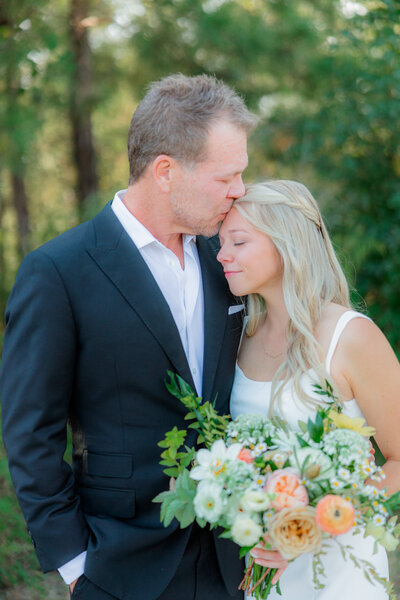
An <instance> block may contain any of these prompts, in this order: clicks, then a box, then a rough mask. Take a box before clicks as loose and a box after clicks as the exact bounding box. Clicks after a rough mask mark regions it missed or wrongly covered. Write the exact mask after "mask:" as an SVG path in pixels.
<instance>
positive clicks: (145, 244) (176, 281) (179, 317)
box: [58, 190, 204, 584]
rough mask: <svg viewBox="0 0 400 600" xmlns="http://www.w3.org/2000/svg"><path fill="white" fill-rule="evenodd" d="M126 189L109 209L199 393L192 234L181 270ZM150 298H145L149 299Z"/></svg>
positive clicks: (71, 574) (199, 285) (68, 568)
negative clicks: (167, 316)
mask: <svg viewBox="0 0 400 600" xmlns="http://www.w3.org/2000/svg"><path fill="white" fill-rule="evenodd" d="M125 192H126V190H121V191H119V192H117V193H116V194H115V196H114V200H113V202H112V205H111V208H112V209H113V211H114V213H115V215H116V216H117V218H118V220H119V221H120V222H121V225H122V226H123V228H124V229H125V231H126V232H127V234H128V235H129V237H130V238H131V239H132V241H133V242H134V244H135V245H136V246H137V248H138V249H139V252H140V254H141V256H142V258H143V259H144V261H145V262H146V264H147V266H148V267H149V269H150V271H151V273H152V275H153V277H154V279H155V280H156V282H157V285H158V287H159V288H160V290H161V292H162V294H163V296H164V298H165V300H166V301H167V303H168V306H169V308H170V310H171V313H172V316H173V318H174V321H175V323H176V326H177V328H178V331H179V335H180V338H181V341H182V346H183V349H184V351H185V354H186V358H187V361H188V364H189V367H190V370H191V373H192V376H193V381H194V384H195V386H196V391H197V394H198V395H199V396H201V393H202V379H203V353H204V299H203V282H202V278H201V268H200V261H199V255H198V253H197V246H196V237H195V236H194V235H184V236H183V237H182V242H183V255H184V267H185V268H184V269H182V267H181V265H180V262H179V260H178V258H177V256H176V255H175V254H174V253H173V252H172V250H169V248H166V247H165V246H164V245H163V244H161V242H159V241H158V240H157V239H156V238H155V237H154V236H153V234H152V233H150V231H149V230H148V229H146V227H144V225H142V223H140V222H139V221H138V220H137V219H136V218H135V217H134V216H133V214H132V213H131V212H129V210H128V209H127V208H126V206H125V204H124V203H123V197H124V195H125ZM150 301H151V299H150V298H149V302H150ZM85 560H86V552H82V553H81V554H79V555H78V556H76V557H75V558H73V559H72V560H70V561H68V562H67V563H66V564H65V565H63V566H62V567H60V568H59V569H58V571H59V573H60V574H61V576H62V578H63V579H64V581H65V583H67V584H69V583H71V582H72V581H75V579H78V577H80V575H82V574H83V573H84V566H85Z"/></svg>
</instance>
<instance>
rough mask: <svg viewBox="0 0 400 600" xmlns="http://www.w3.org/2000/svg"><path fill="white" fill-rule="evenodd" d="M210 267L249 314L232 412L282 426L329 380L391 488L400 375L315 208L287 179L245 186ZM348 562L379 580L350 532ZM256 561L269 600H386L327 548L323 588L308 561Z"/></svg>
mask: <svg viewBox="0 0 400 600" xmlns="http://www.w3.org/2000/svg"><path fill="white" fill-rule="evenodd" d="M220 240H221V250H220V252H219V254H218V260H219V261H220V262H221V264H222V265H223V268H224V272H225V276H226V278H227V281H228V283H229V287H230V289H231V291H232V293H233V294H235V295H236V296H248V300H247V307H248V317H247V318H246V320H245V328H244V333H243V336H242V341H241V346H240V350H239V354H238V360H237V365H236V374H235V380H234V385H233V389H232V396H231V413H232V417H233V418H235V417H237V416H238V415H239V414H241V413H254V414H263V415H279V416H281V417H283V418H285V419H286V420H287V421H288V422H289V423H290V424H291V426H292V427H294V428H297V427H298V426H297V422H298V420H299V419H300V420H303V421H304V420H307V417H308V416H312V415H313V414H314V412H315V410H316V407H317V406H318V403H320V402H321V396H318V395H316V394H315V393H314V391H313V390H314V388H313V383H319V384H320V385H322V386H324V387H325V380H328V381H329V382H330V383H331V385H332V386H333V389H334V391H335V393H336V395H337V396H338V397H339V398H340V400H341V402H342V406H343V413H344V414H346V415H348V416H351V417H364V418H365V419H366V421H367V423H368V424H369V425H372V426H374V427H375V428H376V436H375V439H376V441H377V443H378V445H379V448H380V449H381V451H382V453H383V455H384V456H385V458H386V463H385V466H384V470H385V473H386V479H385V481H384V482H383V483H382V486H383V485H385V486H386V488H387V491H388V493H389V494H392V493H394V492H396V491H397V490H400V436H399V435H398V429H399V426H400V367H399V363H398V361H397V358H396V356H395V354H394V352H393V350H392V349H391V347H390V345H389V343H388V341H387V340H386V338H385V337H384V335H383V334H382V332H381V331H380V330H379V329H378V327H377V326H376V325H375V324H374V323H373V322H372V321H371V320H370V319H369V318H368V317H366V316H365V315H363V314H361V313H359V312H355V311H354V310H352V308H351V305H350V300H349V291H348V286H347V283H346V280H345V277H344V275H343V272H342V270H341V268H340V266H339V263H338V261H337V259H336V256H335V253H334V250H333V247H332V244H331V241H330V239H329V236H328V233H327V230H326V228H325V225H324V223H323V221H322V218H321V215H320V212H319V210H318V207H317V204H316V202H315V200H314V198H313V197H312V195H311V194H310V192H309V191H308V190H307V188H305V187H304V186H303V185H301V184H300V183H296V182H293V181H268V182H266V183H260V184H254V185H252V186H250V187H249V188H248V190H247V192H246V194H245V196H244V197H242V198H240V199H238V200H236V201H235V203H234V205H233V208H232V210H231V211H230V213H229V214H228V216H227V217H226V218H225V220H224V222H223V224H222V226H221V229H220ZM340 538H341V541H342V542H344V543H346V544H351V546H352V547H353V549H354V554H355V555H356V556H357V557H358V558H361V559H364V560H368V561H370V562H372V563H373V565H374V566H375V569H376V571H377V572H378V573H379V575H381V576H383V577H387V576H388V565H387V557H386V553H385V551H384V549H383V548H382V546H379V547H378V552H377V553H376V554H374V553H373V547H374V539H373V538H371V537H363V536H362V535H361V534H356V535H352V533H351V531H350V532H348V533H346V534H343V535H342V536H340ZM252 555H253V556H254V557H255V558H256V562H258V563H259V564H261V565H264V566H270V567H278V569H279V570H278V571H277V574H276V575H275V579H277V577H279V576H281V577H280V587H281V590H282V596H278V595H277V594H276V592H275V591H273V592H272V593H271V595H270V596H269V598H270V600H275V599H276V600H277V599H278V598H284V600H337V599H338V598H340V599H341V600H356V599H358V598H360V599H361V598H362V599H363V600H384V599H387V594H386V592H385V590H384V588H383V586H381V585H380V584H376V583H375V584H374V583H369V582H368V581H367V579H366V578H365V577H364V575H363V572H362V570H361V569H358V568H356V567H355V566H354V565H353V563H352V562H351V561H347V562H345V561H344V560H343V558H342V556H341V553H340V550H339V548H338V546H337V544H334V543H330V546H329V548H328V550H327V553H326V554H325V555H324V556H323V564H324V568H325V575H326V578H325V579H324V583H325V587H324V588H323V589H320V590H315V589H314V587H313V583H312V556H311V555H310V554H304V555H302V556H300V557H299V558H297V559H296V560H295V561H294V562H291V563H290V564H288V563H287V562H286V561H285V560H284V559H283V557H282V556H281V555H280V554H279V553H278V552H276V551H271V550H266V549H264V548H262V547H260V546H257V547H256V548H254V549H253V550H252Z"/></svg>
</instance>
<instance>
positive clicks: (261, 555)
mask: <svg viewBox="0 0 400 600" xmlns="http://www.w3.org/2000/svg"><path fill="white" fill-rule="evenodd" d="M250 554H251V556H252V557H253V558H254V560H255V562H256V563H257V564H258V565H261V566H262V567H269V568H271V569H278V570H277V572H276V573H275V575H274V577H273V579H272V583H273V584H275V583H276V582H277V581H278V579H279V578H280V576H281V575H282V573H283V572H284V571H285V569H286V567H287V566H288V564H289V563H288V561H287V560H286V559H285V558H283V556H282V554H281V553H280V552H278V550H267V549H266V548H264V547H263V546H261V545H260V544H257V546H254V548H253V549H252V550H251V552H250Z"/></svg>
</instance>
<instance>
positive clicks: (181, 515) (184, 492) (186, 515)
mask: <svg viewBox="0 0 400 600" xmlns="http://www.w3.org/2000/svg"><path fill="white" fill-rule="evenodd" d="M195 494H196V484H195V482H194V481H193V479H190V475H189V471H188V470H187V469H184V470H183V471H181V472H180V473H179V475H178V477H177V479H176V481H175V483H174V489H173V490H170V491H169V492H162V493H161V494H158V496H156V497H155V498H154V499H153V502H160V503H161V510H160V520H161V521H162V522H163V523H164V526H165V527H168V525H169V524H170V523H171V522H172V520H173V519H174V518H176V519H177V520H178V521H179V524H180V526H181V529H184V528H185V527H188V525H190V524H191V523H193V521H194V520H195V518H196V515H195V512H194V508H193V499H194V497H195ZM201 525H202V526H204V523H201Z"/></svg>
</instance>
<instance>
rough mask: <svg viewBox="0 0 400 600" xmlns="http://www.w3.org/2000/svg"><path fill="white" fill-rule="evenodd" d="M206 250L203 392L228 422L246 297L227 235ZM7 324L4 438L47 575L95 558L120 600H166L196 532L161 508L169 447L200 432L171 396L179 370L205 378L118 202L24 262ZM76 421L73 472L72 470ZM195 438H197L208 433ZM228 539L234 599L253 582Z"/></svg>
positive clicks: (225, 551)
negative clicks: (244, 582) (191, 361)
mask: <svg viewBox="0 0 400 600" xmlns="http://www.w3.org/2000/svg"><path fill="white" fill-rule="evenodd" d="M197 247H198V253H199V258H200V263H201V270H202V278H203V287H204V312H205V352H204V377H203V397H204V399H205V400H213V399H214V398H215V397H216V396H217V403H216V407H217V409H218V410H219V411H220V412H221V413H226V412H228V411H229V405H228V402H229V394H230V390H231V386H232V381H233V375H234V365H235V359H236V353H237V347H238V343H239V339H240V333H241V313H240V312H239V313H236V314H232V315H228V307H229V305H232V304H234V303H235V302H237V300H235V299H234V298H233V297H232V296H231V294H230V293H229V289H228V287H227V284H226V281H225V278H224V275H223V272H222V269H221V267H220V265H219V264H218V263H217V261H216V258H215V256H216V252H217V247H216V243H215V240H207V239H205V238H202V237H199V238H198V239H197ZM6 322H7V327H6V335H5V340H4V352H3V360H2V370H1V378H0V393H1V397H2V422H3V436H4V442H5V445H6V449H7V453H8V456H9V465H10V471H11V476H12V479H13V482H14V485H15V489H16V492H17V496H18V499H19V502H20V505H21V508H22V511H23V513H24V515H25V518H26V521H27V523H28V527H29V531H30V534H31V537H32V539H33V542H34V545H35V549H36V553H37V556H38V559H39V561H40V564H41V567H42V569H43V570H44V571H49V570H53V569H56V568H57V567H59V566H61V565H63V564H65V563H66V562H68V561H69V560H70V559H71V558H73V557H74V556H76V555H78V554H79V553H80V552H82V551H83V550H85V549H87V550H88V554H87V560H86V567H85V572H86V574H87V576H88V577H89V578H90V579H91V580H92V581H93V582H94V583H96V584H97V585H99V586H100V587H102V588H104V589H105V590H107V591H108V592H109V593H111V594H114V595H116V596H117V597H124V598H128V599H130V598H132V599H134V598H138V597H140V598H141V599H143V600H151V599H153V598H157V597H158V596H159V595H160V594H161V593H162V591H163V590H164V589H165V588H166V586H167V585H168V583H169V581H170V579H171V577H172V576H173V574H174V572H175V570H176V568H177V566H178V564H179V561H180V560H181V557H182V555H183V552H184V549H185V546H186V543H187V540H188V536H189V535H190V528H188V529H184V530H181V529H179V528H178V524H177V522H176V521H174V522H173V523H172V524H171V525H170V526H169V527H168V528H164V526H163V525H162V524H161V523H160V516H159V511H160V505H159V504H154V503H152V498H154V497H155V496H156V495H157V494H158V493H159V492H161V491H163V490H166V489H168V478H167V477H166V476H165V475H164V474H163V473H162V468H161V467H160V466H159V460H160V448H159V447H158V446H157V442H159V441H160V440H161V439H163V437H164V434H165V432H166V431H167V430H169V429H171V428H172V427H173V426H174V425H177V426H178V428H184V427H186V426H187V421H184V416H185V409H184V407H183V406H182V405H181V403H180V402H179V401H178V400H177V399H175V398H174V397H173V396H171V395H170V394H169V393H168V392H167V390H166V387H165V378H166V373H167V370H172V371H173V372H176V373H178V374H179V375H181V377H183V378H184V379H185V380H186V381H187V382H188V383H189V384H191V385H192V386H193V381H192V377H191V373H190V369H189V366H188V363H187V360H186V356H185V352H184V350H183V347H182V344H181V340H180V337H179V333H178V330H177V328H176V325H175V322H174V320H173V317H172V315H171V312H170V310H169V307H168V304H167V303H166V301H165V299H164V297H163V296H162V294H161V292H160V289H159V288H158V286H157V284H156V282H155V280H154V278H153V276H152V275H151V273H150V271H149V269H148V267H147V265H146V263H145V262H144V261H143V259H142V257H141V256H140V253H139V251H138V249H137V248H136V246H135V245H134V244H133V242H132V241H131V239H130V238H129V236H128V235H127V233H126V232H125V230H124V229H123V227H122V226H121V224H120V222H119V221H118V219H117V218H116V216H115V215H114V213H113V211H112V209H111V206H110V204H108V205H107V206H106V207H105V208H104V209H103V210H102V211H101V212H100V213H99V214H98V215H97V216H96V217H95V218H94V219H93V220H91V221H89V222H87V223H84V224H83V225H80V226H78V227H76V228H74V229H72V230H71V231H68V232H66V233H64V234H62V235H61V236H59V237H57V238H55V239H54V240H52V241H50V242H48V243H47V244H45V245H44V246H42V247H41V248H39V249H37V250H35V251H34V252H32V253H30V254H29V255H28V256H27V257H26V258H25V259H24V261H23V263H22V265H21V267H20V269H19V272H18V276H17V280H16V283H15V285H14V288H13V290H12V293H11V295H10V299H9V302H8V306H7V312H6ZM217 394H218V395H217ZM68 419H69V421H70V424H71V429H72V433H73V445H74V454H73V465H72V469H71V468H70V466H69V465H68V464H67V463H66V462H64V461H63V455H64V452H65V448H66V423H67V420H68ZM188 441H189V443H194V442H195V433H194V432H191V437H189V439H188ZM215 538H216V548H217V556H218V560H219V566H220V569H221V572H222V575H223V577H224V580H225V583H226V586H227V588H228V591H229V592H230V593H232V594H233V593H234V592H235V591H236V590H237V585H238V582H239V581H240V578H241V575H242V564H241V563H240V561H239V560H238V547H237V546H235V545H233V544H232V543H231V542H229V541H227V540H222V539H218V538H217V536H215ZM150 572H154V573H156V574H157V576H156V577H151V576H149V574H150ZM145 573H146V574H147V576H146V577H144V576H143V575H144V574H145Z"/></svg>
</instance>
